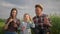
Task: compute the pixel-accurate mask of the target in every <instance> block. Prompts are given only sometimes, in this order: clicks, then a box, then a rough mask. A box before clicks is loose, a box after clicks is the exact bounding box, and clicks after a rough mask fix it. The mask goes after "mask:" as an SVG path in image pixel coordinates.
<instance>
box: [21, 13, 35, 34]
mask: <svg viewBox="0 0 60 34" xmlns="http://www.w3.org/2000/svg"><path fill="white" fill-rule="evenodd" d="M20 27H21V31H20V34H31V27H33V28H34V27H35V24H34V23H33V22H32V19H31V17H30V15H29V14H27V13H26V14H24V21H23V22H21V25H20Z"/></svg>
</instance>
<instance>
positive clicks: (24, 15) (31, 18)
mask: <svg viewBox="0 0 60 34" xmlns="http://www.w3.org/2000/svg"><path fill="white" fill-rule="evenodd" d="M26 15H28V16H29V20H30V21H32V18H31V16H30V15H29V14H28V13H25V14H24V17H26Z"/></svg>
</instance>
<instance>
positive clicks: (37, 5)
mask: <svg viewBox="0 0 60 34" xmlns="http://www.w3.org/2000/svg"><path fill="white" fill-rule="evenodd" d="M37 7H39V8H40V9H41V10H43V7H42V5H41V4H40V5H39V4H36V5H35V8H37Z"/></svg>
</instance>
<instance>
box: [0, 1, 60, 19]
mask: <svg viewBox="0 0 60 34" xmlns="http://www.w3.org/2000/svg"><path fill="white" fill-rule="evenodd" d="M36 4H42V5H43V7H44V10H43V12H44V13H46V14H54V13H57V14H59V13H60V0H0V18H8V17H9V14H10V11H11V9H12V8H17V10H18V15H17V17H18V18H22V17H23V14H24V13H29V14H30V15H31V16H32V17H33V16H35V9H34V6H35V5H36Z"/></svg>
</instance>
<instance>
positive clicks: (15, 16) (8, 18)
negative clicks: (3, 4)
mask: <svg viewBox="0 0 60 34" xmlns="http://www.w3.org/2000/svg"><path fill="white" fill-rule="evenodd" d="M14 10H16V15H17V9H16V8H12V9H11V12H10V16H9V18H8V19H7V21H9V20H10V19H11V18H13V16H12V12H13V11H14ZM15 17H16V16H15Z"/></svg>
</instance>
